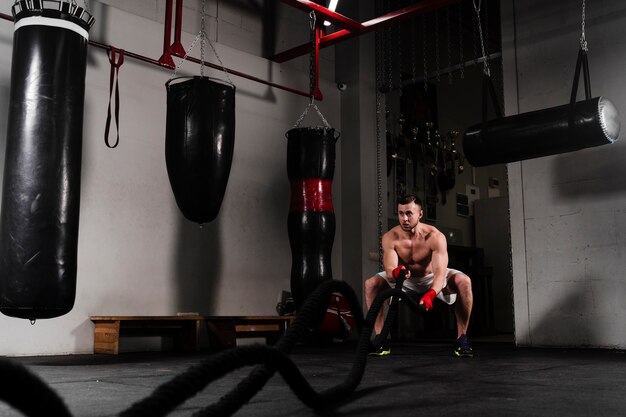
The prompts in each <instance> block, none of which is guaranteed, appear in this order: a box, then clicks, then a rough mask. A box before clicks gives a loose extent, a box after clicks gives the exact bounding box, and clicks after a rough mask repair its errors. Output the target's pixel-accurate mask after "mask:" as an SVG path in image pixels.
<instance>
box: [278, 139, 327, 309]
mask: <svg viewBox="0 0 626 417" xmlns="http://www.w3.org/2000/svg"><path fill="white" fill-rule="evenodd" d="M287 139H288V141H287V176H288V178H289V181H290V182H291V205H290V208H289V216H288V224H287V226H288V233H289V244H290V246H291V253H292V264H291V293H292V295H293V299H294V303H295V305H296V309H298V308H299V307H300V306H302V304H303V303H304V300H305V299H306V297H307V296H308V295H309V294H310V293H311V292H313V290H315V288H316V287H317V286H318V285H319V283H321V282H322V281H325V280H328V279H332V278H333V273H332V269H331V251H332V248H333V240H334V239H335V213H334V210H333V201H332V190H331V188H332V180H333V176H334V173H335V142H336V141H337V139H338V135H336V131H335V130H334V129H333V128H327V127H298V128H294V129H291V130H289V131H288V132H287Z"/></svg>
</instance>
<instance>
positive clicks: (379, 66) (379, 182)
mask: <svg viewBox="0 0 626 417" xmlns="http://www.w3.org/2000/svg"><path fill="white" fill-rule="evenodd" d="M377 3H378V2H377ZM382 41H383V37H382V34H381V32H380V31H377V32H376V35H375V42H374V48H375V50H374V56H375V59H376V62H375V65H376V70H375V71H376V196H377V199H378V200H377V202H378V212H377V229H376V237H377V240H378V271H382V270H383V247H382V238H383V178H382V162H383V161H382V137H381V129H382V116H381V107H382V106H381V101H382V92H381V88H382V78H383V74H382V72H383V63H382V62H381V61H382V58H383V57H382V53H381V49H382Z"/></svg>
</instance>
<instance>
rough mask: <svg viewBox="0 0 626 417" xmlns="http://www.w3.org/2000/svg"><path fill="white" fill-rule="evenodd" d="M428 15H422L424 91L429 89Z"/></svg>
mask: <svg viewBox="0 0 626 417" xmlns="http://www.w3.org/2000/svg"><path fill="white" fill-rule="evenodd" d="M426 52H427V51H426V16H425V15H422V56H423V57H424V91H428V65H427V63H426Z"/></svg>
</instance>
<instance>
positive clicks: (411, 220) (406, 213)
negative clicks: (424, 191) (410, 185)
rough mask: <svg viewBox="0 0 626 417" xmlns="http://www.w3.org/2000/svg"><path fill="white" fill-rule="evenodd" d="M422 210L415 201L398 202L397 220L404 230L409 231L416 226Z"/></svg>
mask: <svg viewBox="0 0 626 417" xmlns="http://www.w3.org/2000/svg"><path fill="white" fill-rule="evenodd" d="M422 215H423V211H422V208H421V207H420V206H418V205H417V204H415V202H413V201H412V202H410V203H409V204H398V221H399V223H400V227H402V230H404V231H407V232H408V231H411V230H413V229H414V228H415V226H417V224H418V223H419V221H420V219H421V218H422Z"/></svg>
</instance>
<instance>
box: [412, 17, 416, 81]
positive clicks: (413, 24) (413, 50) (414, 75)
mask: <svg viewBox="0 0 626 417" xmlns="http://www.w3.org/2000/svg"><path fill="white" fill-rule="evenodd" d="M415 78H417V60H416V58H415V18H414V19H412V20H411V80H415Z"/></svg>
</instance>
